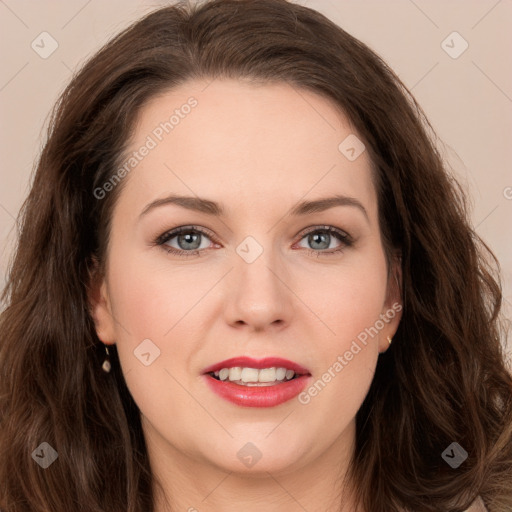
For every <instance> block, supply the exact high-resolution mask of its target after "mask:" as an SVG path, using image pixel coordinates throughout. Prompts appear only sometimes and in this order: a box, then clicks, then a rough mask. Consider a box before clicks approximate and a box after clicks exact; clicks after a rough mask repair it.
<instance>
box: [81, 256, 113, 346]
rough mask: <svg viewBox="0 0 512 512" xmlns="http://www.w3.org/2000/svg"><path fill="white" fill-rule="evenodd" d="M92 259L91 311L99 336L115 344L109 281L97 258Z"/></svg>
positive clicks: (89, 285) (88, 284)
mask: <svg viewBox="0 0 512 512" xmlns="http://www.w3.org/2000/svg"><path fill="white" fill-rule="evenodd" d="M91 261H92V264H91V270H90V272H89V282H88V283H87V299H88V305H89V313H90V315H91V317H92V319H93V321H94V325H95V327H96V334H97V336H98V338H99V339H100V340H101V341H102V342H103V343H105V344H106V345H113V344H114V343H115V331H114V319H113V316H112V310H111V305H110V299H109V295H108V286H107V281H106V278H105V276H104V275H103V274H102V273H101V272H100V270H99V263H98V260H97V258H96V257H93V258H92V260H91Z"/></svg>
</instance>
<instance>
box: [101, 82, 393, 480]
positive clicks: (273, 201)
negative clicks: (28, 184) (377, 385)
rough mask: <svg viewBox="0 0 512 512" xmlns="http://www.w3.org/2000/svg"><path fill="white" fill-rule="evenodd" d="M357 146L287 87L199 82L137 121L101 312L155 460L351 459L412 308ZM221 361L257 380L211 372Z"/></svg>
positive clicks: (340, 122) (311, 100)
mask: <svg viewBox="0 0 512 512" xmlns="http://www.w3.org/2000/svg"><path fill="white" fill-rule="evenodd" d="M347 137H348V139H347ZM355 137H356V134H355V133H354V130H353V129H352V128H351V126H350V125H349V123H348V121H347V119H346V118H343V117H342V116H341V115H340V114H339V113H338V112H337V111H336V110H335V108H334V106H333V105H332V104H331V103H330V102H329V101H328V100H326V99H324V98H322V97H320V96H317V95H315V94H313V93H311V92H307V91H305V90H301V89H296V88H294V87H291V86H289V85H286V84H273V85H250V84H248V83H246V82H240V81H231V80H214V81H213V82H212V83H210V84H208V83H207V82H199V81H195V82H189V83H187V84H186V85H183V86H181V87H180V88H177V89H174V90H173V91H171V92H168V93H166V94H163V95H161V96H159V97H157V98H154V99H153V100H152V101H151V102H150V103H149V104H148V105H147V106H146V107H145V108H144V109H143V111H142V112H141V116H140V118H139V121H138V124H137V126H136V131H135V134H134V136H133V138H132V140H131V146H130V147H131V151H132V160H130V161H128V160H127V161H126V166H125V167H124V171H125V172H123V171H120V172H119V173H118V177H119V178H121V179H122V180H124V182H123V184H122V186H123V189H122V192H121V194H120V197H119V200H118V202H117V204H116V206H115V209H114V212H113V218H112V226H111V230H112V231H111V239H110V242H109V249H108V257H107V272H106V278H105V280H104V281H102V282H101V283H99V284H100V286H98V287H97V288H96V293H95V295H94V297H93V303H94V304H95V307H94V317H95V322H96V327H97V333H98V336H99V338H100V339H101V340H103V341H104V342H105V343H115V344H116V346H117V350H118V353H119V358H120V362H121V366H122V371H123V374H124V376H125V379H126V382H127V385H128V388H129V390H130V392H131V394H132V395H133V398H134V400H135V402H136V403H137V405H138V407H139V408H140V411H141V413H142V423H143V427H144V431H145V435H146V437H147V440H148V444H149V449H150V452H152V453H153V454H157V455H159V456H161V457H164V458H165V457H166V456H169V457H173V458H174V460H176V459H177V458H178V459H179V457H180V456H183V460H188V461H194V462H198V463H201V464H208V465H212V466H216V467H218V468H220V469H222V470H225V471H237V472H249V471H252V472H255V471H256V472H257V471H273V472H277V471H280V470H282V471H290V470H293V469H298V468H301V467H304V466H305V465H307V464H310V463H313V462H314V461H315V460H316V459H317V458H318V457H320V456H322V455H325V454H326V453H327V452H328V451H329V452H330V453H334V454H336V457H339V454H340V452H339V451H337V452H336V451H335V450H333V448H334V446H338V447H339V448H340V450H341V449H349V447H350V446H351V442H352V440H353V436H354V427H355V415H356V412H357V410H358V409H359V407H360V406H361V404H362V402H363V400H364V397H365V395H366V393H367V391H368V389H369V386H370V383H371V381H372V378H373V374H374V370H375V366H376V363H377V358H378V356H379V353H380V352H383V351H385V350H386V349H387V347H388V346H389V344H388V341H387V337H388V336H392V335H393V334H394V332H395V330H396V328H397V326H398V322H399V318H400V314H399V310H400V309H401V307H400V306H399V305H398V301H399V297H398V296H397V295H396V287H395V286H394V284H395V280H394V278H391V279H390V280H389V282H388V269H387V266H386V259H385V255H384V250H383V245H382V240H381V236H380V233H379V222H378V215H377V196H376V191H375V188H374V185H373V183H372V178H371V172H370V160H369V156H368V152H367V151H365V150H364V147H362V146H361V145H360V144H361V142H360V141H358V139H356V138H355ZM144 147H145V148H146V149H141V148H144ZM133 152H137V153H136V155H133ZM123 175H124V176H123ZM114 186H115V184H110V186H109V185H108V184H107V185H106V186H105V187H104V188H103V190H105V191H106V193H109V191H110V190H111V189H112V188H113V187H114ZM118 186H119V185H118ZM98 195H100V194H98ZM171 196H187V197H188V199H186V200H182V201H181V202H178V201H171V200H167V199H166V198H170V197H171ZM336 196H337V197H338V198H339V201H338V202H337V203H334V202H333V203H332V204H331V207H325V206H326V205H325V204H324V206H322V205H321V204H320V205H317V206H315V204H314V203H313V204H312V205H311V206H310V207H308V206H307V203H309V202H316V201H318V200H320V199H330V198H334V197H336ZM98 200H102V199H98ZM206 201H207V202H206ZM213 203H215V205H214V204H213ZM327 206H329V205H327ZM219 210H222V213H221V214H219ZM190 226H194V230H191V228H190ZM179 227H186V228H187V227H188V231H187V230H185V232H184V233H182V234H181V235H179V234H171V235H170V236H164V235H166V233H168V232H170V231H172V230H175V229H176V228H179ZM328 229H332V230H333V231H332V232H329V231H326V230H328ZM237 357H248V358H252V359H255V360H261V359H263V358H282V359H285V360H287V362H286V361H285V362H283V361H267V362H263V363H262V365H263V366H264V367H265V368H271V367H277V368H279V367H284V368H286V367H287V366H290V367H291V366H293V364H295V365H298V366H300V367H302V368H303V370H304V371H305V372H306V375H303V376H302V377H300V378H296V379H293V380H292V381H291V382H290V383H286V382H278V383H276V382H275V381H274V382H272V383H271V381H273V380H274V379H276V378H278V379H282V374H283V371H282V370H277V371H274V372H273V371H272V370H268V371H263V372H261V371H257V366H258V365H257V363H256V362H253V363H252V366H251V361H245V362H243V361H242V362H240V361H239V362H236V361H235V362H226V363H224V364H222V362H224V361H226V360H228V359H232V358H237ZM218 363H221V365H220V366H221V367H226V368H228V369H226V370H223V371H222V372H220V373H219V377H222V378H226V375H227V378H228V380H229V379H230V378H232V379H234V381H235V382H236V381H239V379H240V378H242V379H244V380H246V381H248V382H246V383H245V384H237V383H229V382H226V381H220V380H217V379H214V377H213V376H211V375H208V374H205V371H206V370H207V369H208V368H209V367H212V366H214V365H217V364H218ZM237 367H239V368H242V367H247V368H254V367H256V368H255V369H253V370H245V371H244V370H241V372H242V373H240V371H239V370H237V369H236V368H237ZM229 368H235V369H234V370H230V369H229ZM288 369H291V368H288ZM290 375H291V373H288V376H290ZM254 379H258V381H261V385H258V386H256V385H254V383H252V384H253V385H250V384H251V381H252V380H254ZM285 379H286V374H285ZM249 443H250V444H249ZM334 443H337V444H336V445H334Z"/></svg>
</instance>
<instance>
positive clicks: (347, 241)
mask: <svg viewBox="0 0 512 512" xmlns="http://www.w3.org/2000/svg"><path fill="white" fill-rule="evenodd" d="M191 232H198V233H201V234H202V235H205V236H206V237H207V238H209V239H211V240H212V241H213V242H215V243H219V242H218V241H217V240H216V239H215V237H213V236H212V235H211V234H210V233H209V232H207V231H206V230H204V229H202V228H201V227H199V226H181V227H179V228H176V229H173V230H171V231H167V232H165V233H164V234H162V235H160V236H159V237H158V238H157V239H156V240H155V241H154V242H153V244H154V245H158V246H160V247H162V249H163V250H164V251H166V252H167V253H168V254H173V255H176V256H180V257H190V256H201V252H202V251H204V250H205V249H195V250H193V251H184V250H181V249H175V248H174V247H167V248H166V247H164V245H165V244H166V243H167V242H168V241H169V240H171V239H172V238H175V237H176V236H178V235H180V234H183V233H191ZM316 232H321V233H329V234H331V235H334V236H335V237H336V238H337V239H338V240H339V241H340V242H341V243H342V245H340V247H338V248H337V249H331V250H329V251H327V250H315V249H305V250H306V251H307V252H308V254H309V255H310V256H313V255H315V256H316V257H318V256H320V255H327V256H333V255H336V254H339V253H341V252H342V251H343V250H345V249H346V248H347V247H350V246H352V244H353V240H352V238H351V236H350V235H349V234H347V233H345V232H344V231H342V230H341V229H338V228H335V227H333V226H317V227H315V228H314V229H311V230H309V231H306V232H302V233H300V239H299V241H300V240H302V239H303V238H305V237H306V236H308V235H310V234H312V233H316Z"/></svg>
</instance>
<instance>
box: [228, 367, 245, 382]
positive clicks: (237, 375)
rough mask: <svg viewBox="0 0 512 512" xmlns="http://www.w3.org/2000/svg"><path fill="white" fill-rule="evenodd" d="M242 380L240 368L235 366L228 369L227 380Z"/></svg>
mask: <svg viewBox="0 0 512 512" xmlns="http://www.w3.org/2000/svg"><path fill="white" fill-rule="evenodd" d="M241 378H242V368H240V366H235V367H234V368H230V369H229V380H240V379H241Z"/></svg>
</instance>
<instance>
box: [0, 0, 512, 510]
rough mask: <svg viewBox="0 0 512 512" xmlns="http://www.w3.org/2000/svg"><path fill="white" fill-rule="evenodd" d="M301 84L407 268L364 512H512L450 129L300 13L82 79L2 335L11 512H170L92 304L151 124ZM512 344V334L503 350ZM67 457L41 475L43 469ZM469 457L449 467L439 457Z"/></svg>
mask: <svg viewBox="0 0 512 512" xmlns="http://www.w3.org/2000/svg"><path fill="white" fill-rule="evenodd" d="M223 77H229V78H244V79H248V80H255V81H258V82H264V83H265V82H279V81H280V82H287V83H289V84H291V85H293V86H295V87H297V88H303V89H305V90H309V91H313V92H315V93H317V94H320V95H323V96H325V97H327V98H329V99H331V100H332V101H333V102H334V104H335V105H337V106H339V108H340V110H341V111H343V112H344V113H345V114H346V115H347V116H348V117H349V119H350V120H351V122H352V123H353V125H354V127H355V128H356V130H357V132H358V134H359V135H360V136H361V138H362V139H363V140H364V143H365V145H366V148H367V150H368V151H369V154H370V157H371V160H372V164H373V167H374V178H375V185H376V188H377V192H378V203H379V204H378V206H379V216H380V224H381V226H380V227H381V231H382V234H383V240H384V244H385V249H386V253H387V254H388V255H391V254H393V253H394V252H395V251H399V252H400V254H401V265H402V276H403V282H402V295H403V299H404V304H403V306H404V309H403V316H402V321H401V323H400V326H399V329H398V331H397V333H396V335H395V338H394V341H393V345H392V346H391V348H390V349H389V350H388V351H387V352H386V353H385V354H382V355H381V356H380V358H379V361H378V364H377V369H376V373H375V377H374V380H373V383H372V386H371V388H370V391H369V393H368V395H367V397H366V399H365V401H364V403H363V405H362V407H361V409H360V410H359V412H358V414H357V434H356V450H355V454H354V457H353V460H352V461H351V466H350V475H351V478H352V479H353V481H354V485H355V489H356V493H357V497H358V499H359V502H360V503H361V504H362V505H363V506H364V508H365V510H368V511H372V512H389V511H390V510H401V509H405V510H411V511H419V510H421V511H446V510H452V511H462V510H464V509H465V508H467V507H468V506H469V505H470V503H471V502H472V501H473V500H474V499H475V498H476V496H477V495H480V496H482V498H483V500H484V502H485V503H486V505H487V506H488V508H489V509H490V510H491V511H492V512H506V511H510V510H512V376H511V373H510V370H509V369H507V366H506V363H505V354H504V350H503V347H502V345H501V343H500V337H504V336H505V332H501V330H500V325H501V324H500V321H499V319H500V316H499V312H500V306H501V300H502V297H501V288H500V284H499V274H498V271H499V266H498V263H497V261H496V259H495V257H494V256H493V255H492V253H491V251H490V250H489V249H488V247H487V246H486V245H485V244H484V243H483V242H482V241H481V240H480V238H479V237H478V235H477V234H476V233H475V231H474V230H473V229H472V228H471V226H470V224H469V221H468V214H467V208H466V204H465V199H464V194H463V193H462V191H461V190H460V188H459V186H458V185H457V183H456V182H455V181H454V180H453V178H451V177H450V174H449V172H448V171H447V169H446V166H445V164H444V163H443V161H442V158H441V156H440V154H439V151H438V150H437V149H436V137H435V133H434V130H433V129H432V127H431V126H430V125H429V123H428V121H427V119H426V118H425V115H424V113H423V111H422V110H421V108H420V107H419V106H418V104H417V103H416V101H415V100H414V98H413V97H412V96H411V94H410V93H409V91H408V90H407V89H406V87H405V86H404V85H403V84H402V83H401V81H400V80H399V79H398V77H397V76H396V75H395V74H394V73H393V72H392V71H391V70H390V69H389V68H388V67H387V65H386V64H385V63H384V62H383V61H382V60H381V59H380V58H379V56H377V55H376V54H375V53H374V52H372V51H371V50H370V49H369V48H368V47H367V46H365V45H364V44H363V43H361V42H360V41H358V40H357V39H355V38H354V37H352V36H350V35H349V34H348V33H346V32H345V31H344V30H342V29H341V28H339V27H338V26H337V25H335V24H334V23H332V22H331V21H329V20H328V19H327V18H325V17H324V16H323V15H321V14H319V13H318V12H316V11H314V10H312V9H308V8H305V7H302V6H299V5H295V4H293V3H289V2H287V1H286V0H213V1H207V2H203V3H202V4H199V5H196V6H193V7H189V6H187V5H185V4H184V3H181V4H179V5H175V6H168V7H165V8H161V9H158V10H157V11H155V12H153V13H151V14H149V15H147V16H146V17H144V18H143V19H142V20H140V21H138V22H137V23H135V24H133V25H132V26H131V27H129V28H128V29H126V30H125V31H123V32H122V33H121V34H119V35H118V36H116V37H115V38H114V39H113V40H111V41H110V42H109V43H108V44H107V45H106V46H105V47H103V48H102V49H101V50H100V51H99V52H98V53H97V54H96V55H95V56H93V57H92V58H91V59H90V60H89V61H88V62H87V63H86V64H85V65H84V66H83V68H82V69H81V70H80V71H79V72H78V73H77V74H76V76H75V77H74V78H73V80H72V81H71V83H70V84H69V86H68V87H67V88H66V90H65V91H64V93H63V94H62V96H61V97H60V99H59V101H58V103H57V105H56V106H55V109H54V111H53V114H52V117H51V122H50V126H49V130H48V136H47V141H46V144H45V146H44V148H43V151H42V153H41V156H40V159H39V162H38V166H37V169H36V172H35V175H34V178H33V183H32V186H31V190H30V193H29V196H28V198H27V199H26V201H25V203H24V204H23V207H22V210H21V212H20V218H19V228H20V235H19V241H18V245H17V250H16V253H15V255H14V258H13V260H12V262H11V266H10V268H9V273H8V281H7V285H6V288H5V290H4V292H3V296H2V300H3V301H4V303H5V310H4V311H3V313H2V314H1V317H0V336H1V338H0V432H1V434H0V482H1V484H0V507H1V509H2V510H3V511H4V512H22V511H23V512H25V511H30V512H42V511H45V512H48V511H49V510H52V511H56V512H57V511H58V512H68V511H71V510H73V511H84V512H85V511H86V512H100V511H101V512H104V511H109V512H110V511H124V512H126V511H127V512H151V511H152V510H154V497H153V493H154V486H155V482H154V478H153V476H152V474H151V470H150V466H149V459H148V455H147V451H146V446H145V442H144V437H143V433H142V428H141V423H140V418H139V411H138V408H137V406H136V404H135V403H134V401H133V399H132V397H131V395H130V393H129V392H128V390H127V387H126V384H125V382H124V379H123V375H122V372H121V369H120V366H119V360H118V358H117V354H116V351H115V348H112V349H111V356H112V357H111V359H112V372H111V373H110V374H105V373H104V372H103V371H102V370H101V363H102V361H103V356H102V355H103V354H104V350H103V345H102V343H101V342H100V340H99V339H98V337H97V335H96V332H95V328H94V323H93V321H92V317H91V314H90V306H89V303H88V299H87V291H88V284H89V283H90V280H91V278H92V277H94V272H95V269H94V265H93V263H94V258H97V260H98V261H99V262H100V263H101V266H100V268H99V270H97V271H98V272H100V273H101V272H103V271H104V263H105V255H106V248H107V246H108V240H109V230H110V218H111V212H112V208H113V205H114V204H115V201H116V198H117V197H118V195H119V193H120V191H121V190H122V186H123V182H121V183H120V185H119V186H117V187H115V189H114V190H113V191H111V192H110V193H109V194H107V195H106V196H105V197H104V198H102V199H98V198H97V197H96V196H95V194H94V190H95V189H97V188H98V187H100V186H101V185H102V184H104V183H106V182H107V181H108V180H109V178H111V177H112V176H113V174H114V173H115V172H116V169H118V166H119V165H121V161H122V155H123V152H124V151H125V149H126V147H127V141H128V140H129V139H130V135H131V134H132V132H133V127H134V123H135V121H136V117H137V115H138V113H139V112H140V110H141V108H143V106H144V105H145V104H146V103H147V102H148V100H149V99H151V98H153V97H154V96H155V95H157V94H160V93H162V92H164V91H166V90H169V89H172V88H173V87H176V86H178V85H181V84H183V83H185V82H186V81H188V80H192V79H196V78H206V79H208V80H212V79H215V78H223ZM501 335H503V336H501ZM42 442H47V443H48V444H49V445H51V446H52V447H53V448H54V449H55V450H56V452H57V453H58V459H57V461H56V462H55V463H53V464H52V465H51V466H50V467H48V468H47V469H45V470H43V469H42V468H41V467H40V466H39V465H38V464H36V463H35V462H34V460H33V455H32V454H33V452H34V450H36V448H37V447H39V446H40V445H41V443H42ZM452 442H457V443H458V444H459V445H460V446H462V447H463V448H464V449H465V450H466V451H467V452H468V458H467V459H466V460H465V461H464V462H463V463H462V464H461V465H460V467H458V468H457V469H453V468H452V467H450V466H449V465H448V464H447V463H446V462H445V460H443V458H442V453H443V452H444V451H445V449H446V448H447V447H448V446H449V445H450V444H451V443H452Z"/></svg>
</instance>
